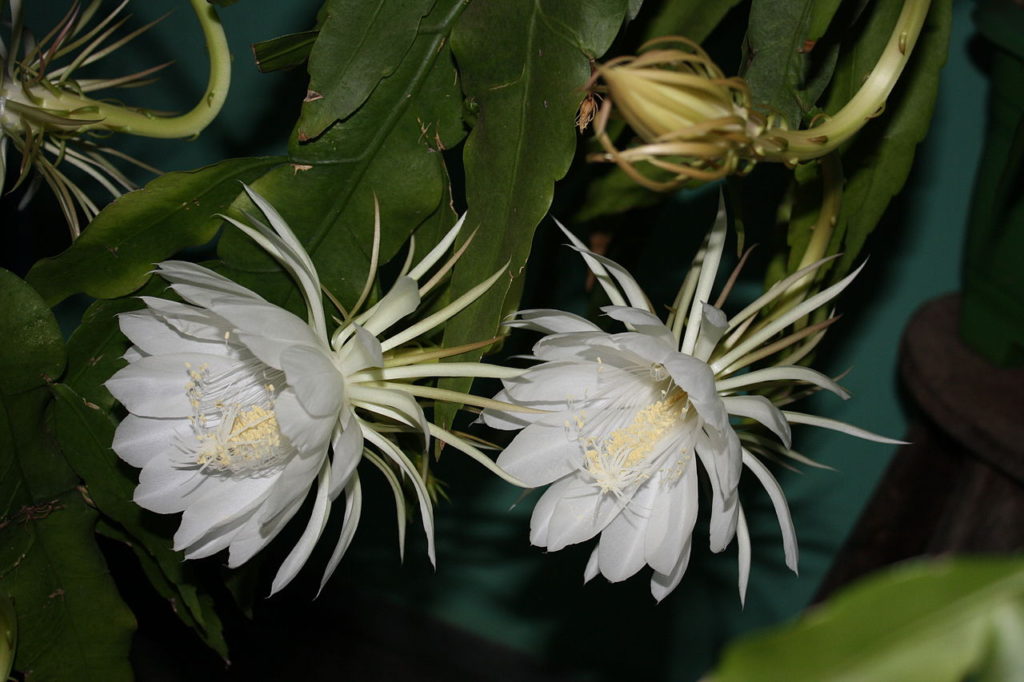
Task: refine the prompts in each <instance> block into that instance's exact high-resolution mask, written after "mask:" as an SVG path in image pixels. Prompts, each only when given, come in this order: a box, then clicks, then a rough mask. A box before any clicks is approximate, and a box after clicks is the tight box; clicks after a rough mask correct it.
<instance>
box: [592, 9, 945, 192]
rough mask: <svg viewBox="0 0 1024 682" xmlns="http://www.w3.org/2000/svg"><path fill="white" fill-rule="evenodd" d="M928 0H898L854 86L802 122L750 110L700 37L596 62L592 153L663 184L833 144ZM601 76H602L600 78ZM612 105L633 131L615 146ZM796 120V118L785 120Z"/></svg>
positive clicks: (853, 125)
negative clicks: (633, 141)
mask: <svg viewBox="0 0 1024 682" xmlns="http://www.w3.org/2000/svg"><path fill="white" fill-rule="evenodd" d="M930 4H931V0H904V4H903V9H902V11H901V12H900V15H899V17H898V18H897V20H896V24H895V25H894V27H893V30H892V33H891V34H890V38H889V41H888V43H887V44H886V46H885V49H884V50H883V51H882V54H881V56H880V57H879V59H878V62H877V63H876V64H875V66H874V68H873V69H872V70H871V73H870V74H868V76H867V78H866V79H865V80H864V83H863V84H862V85H861V87H860V89H859V90H858V91H857V93H856V94H855V95H854V96H853V97H852V98H851V99H850V101H849V102H847V103H846V105H845V106H843V108H842V109H841V110H839V111H838V112H836V113H835V114H834V115H832V116H819V117H817V118H816V121H815V122H816V123H817V125H814V126H813V127H811V128H809V129H806V130H787V129H786V125H787V122H786V121H782V120H779V119H778V118H776V117H773V116H766V115H764V114H761V113H759V112H758V111H756V110H755V108H754V106H753V103H752V99H751V93H750V90H749V88H748V87H747V84H746V82H745V81H744V80H743V79H741V78H736V77H734V78H726V77H725V74H724V73H723V72H722V71H721V69H719V68H718V66H717V65H716V64H715V63H714V62H713V61H712V60H711V58H710V57H709V56H708V55H707V53H706V52H704V50H702V49H701V48H700V46H698V45H696V44H694V43H693V42H691V41H689V40H687V39H685V38H679V37H667V38H657V39H655V40H652V41H649V42H647V43H645V44H644V45H643V46H642V47H641V48H640V51H639V53H638V54H637V55H636V56H623V57H617V58H615V59H612V60H609V61H608V62H606V63H604V64H598V65H596V66H595V73H594V78H593V81H592V84H591V86H592V89H593V90H594V91H595V92H596V93H599V94H603V95H606V96H607V97H606V99H605V101H604V102H603V104H602V105H601V108H600V110H599V112H598V114H597V117H596V120H595V132H596V134H597V138H598V141H599V142H600V143H601V146H602V147H603V148H604V150H605V151H604V153H603V154H596V155H592V156H591V159H592V160H596V161H611V162H614V163H617V164H618V165H619V167H620V168H622V169H623V170H624V171H625V172H626V173H627V174H628V175H629V176H630V177H632V178H633V179H634V180H636V181H637V182H638V183H640V184H642V185H644V186H645V187H648V188H650V189H653V190H657V191H667V190H671V189H675V188H678V187H679V186H680V185H682V184H683V183H686V182H688V181H691V180H694V181H708V180H715V179H718V178H722V177H725V176H727V175H731V174H735V173H744V172H747V171H749V170H750V169H751V168H752V167H753V166H754V164H756V163H757V162H759V161H781V162H785V163H788V164H791V165H795V164H797V163H799V162H801V161H808V160H811V159H817V158H820V157H822V156H824V155H826V154H828V153H829V152H832V151H834V150H836V149H838V148H839V146H840V145H842V144H843V143H844V142H846V141H847V140H848V139H850V138H851V137H852V136H853V135H854V134H856V133H857V131H858V130H860V129H861V127H863V125H864V124H865V123H866V122H867V121H869V120H870V119H871V118H873V117H874V116H876V115H877V114H878V112H879V110H880V109H881V108H882V107H883V106H884V105H885V101H886V98H887V97H888V96H889V93H890V92H892V89H893V87H894V86H895V85H896V81H897V80H898V79H899V77H900V74H901V73H902V72H903V68H904V67H905V66H906V64H907V61H908V60H909V59H910V54H911V52H912V51H913V49H914V45H915V43H916V42H917V38H918V36H919V35H920V33H921V28H922V26H923V25H924V20H925V17H926V16H927V15H928V8H929V6H930ZM602 81H603V84H600V83H601V82H602ZM613 110H615V111H617V112H618V114H619V115H620V116H622V118H623V119H625V120H626V122H627V123H628V124H629V126H630V127H631V128H632V129H633V132H634V133H636V135H637V136H638V137H639V138H640V142H639V144H637V145H635V146H631V147H626V148H624V149H620V148H618V147H616V145H615V144H614V142H613V141H612V139H611V138H610V136H609V135H608V131H607V124H608V120H609V117H610V116H611V113H612V111H613ZM793 123H797V122H793Z"/></svg>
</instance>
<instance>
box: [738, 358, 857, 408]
mask: <svg viewBox="0 0 1024 682" xmlns="http://www.w3.org/2000/svg"><path fill="white" fill-rule="evenodd" d="M775 381H804V382H807V383H809V384H813V385H815V386H819V387H821V388H823V389H825V390H826V391H831V392H832V393H835V394H836V395H838V396H839V397H840V398H842V399H843V400H846V399H847V398H849V397H850V394H849V393H847V392H846V390H845V389H844V388H843V387H842V386H840V385H839V384H837V383H836V382H835V381H833V380H832V379H830V378H829V377H827V376H826V375H824V374H822V373H821V372H819V371H817V370H814V369H811V368H810V367H801V366H799V365H787V366H783V367H766V368H764V369H756V370H754V371H753V372H746V373H744V374H737V375H736V376H732V377H729V378H728V379H722V380H720V381H718V392H719V393H724V392H726V391H735V390H739V389H744V388H746V387H748V386H754V385H756V384H763V383H771V382H775Z"/></svg>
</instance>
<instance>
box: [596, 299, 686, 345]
mask: <svg viewBox="0 0 1024 682" xmlns="http://www.w3.org/2000/svg"><path fill="white" fill-rule="evenodd" d="M601 311H602V312H603V313H604V314H606V315H607V316H608V317H610V318H612V319H613V320H618V321H619V322H622V323H623V324H626V325H629V326H630V327H632V328H633V330H635V331H636V332H637V333H639V334H643V335H644V336H650V337H652V338H655V339H658V340H659V341H661V342H662V343H664V344H665V346H666V347H667V348H669V349H674V348H675V342H676V337H674V336H672V330H670V329H669V328H668V327H666V326H665V323H664V322H662V321H661V320H659V319H658V317H657V316H656V315H655V314H654V313H650V312H647V311H646V310H641V309H640V308H630V307H628V306H627V307H624V306H615V305H606V306H604V307H603V308H601Z"/></svg>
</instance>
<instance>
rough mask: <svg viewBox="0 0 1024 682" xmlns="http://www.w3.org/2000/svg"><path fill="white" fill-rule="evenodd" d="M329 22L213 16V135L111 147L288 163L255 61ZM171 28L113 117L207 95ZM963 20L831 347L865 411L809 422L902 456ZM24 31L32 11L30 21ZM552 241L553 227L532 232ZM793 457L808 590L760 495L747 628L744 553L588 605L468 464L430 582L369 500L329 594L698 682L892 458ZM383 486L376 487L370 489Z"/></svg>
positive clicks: (675, 206) (290, 14) (955, 175)
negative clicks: (156, 74)
mask: <svg viewBox="0 0 1024 682" xmlns="http://www.w3.org/2000/svg"><path fill="white" fill-rule="evenodd" d="M29 4H30V5H31V4H33V3H29ZM318 4H319V3H317V2H313V1H311V0H302V1H295V2H287V3H282V2H270V1H264V2H261V1H260V0H243V1H242V2H239V3H237V4H236V5H233V6H230V7H227V8H224V9H222V10H221V17H222V19H223V22H224V25H225V28H226V30H227V33H228V36H229V39H230V42H231V46H232V51H233V53H234V64H233V78H234V83H233V88H232V92H231V94H230V96H229V99H228V102H227V105H226V106H225V108H224V111H223V113H222V114H221V116H220V117H219V118H218V120H217V121H216V122H215V123H214V124H213V125H212V126H211V127H210V128H209V129H208V130H207V131H206V132H204V133H203V135H202V136H201V137H200V138H199V139H198V140H196V141H194V142H182V141H163V140H157V141H146V142H138V141H131V140H127V141H126V144H125V145H123V146H122V145H120V143H119V146H121V147H122V148H123V149H125V151H128V152H129V153H134V154H137V155H139V156H140V157H141V158H143V159H144V160H146V161H148V162H149V163H152V164H154V165H156V166H158V167H160V168H161V169H162V170H165V171H169V170H178V169H188V168H194V167H197V166H201V165H205V164H209V163H213V162H216V161H218V160H220V159H222V158H226V157H231V156H246V155H259V154H267V153H282V152H283V151H284V149H285V142H286V135H287V130H288V127H289V122H290V121H293V120H294V119H295V117H296V116H297V113H298V107H299V102H300V100H301V97H302V94H303V92H304V88H305V83H304V74H303V73H301V72H298V71H294V72H285V73H275V74H269V75H261V74H259V73H258V72H257V71H256V69H255V67H254V66H253V62H252V59H251V54H250V52H249V47H248V46H249V44H250V43H252V42H254V41H257V40H262V39H267V38H271V37H274V36H277V35H280V34H283V33H287V32H292V31H299V30H303V29H306V28H308V27H310V26H311V25H312V23H313V18H314V15H315V12H316V9H317V6H318ZM168 8H173V9H174V12H173V13H172V15H171V16H170V17H168V18H167V19H166V20H165V21H164V22H163V23H161V24H160V25H159V26H158V27H157V28H155V29H154V30H153V31H152V33H151V35H150V36H149V38H144V39H141V40H139V41H137V42H136V44H133V45H132V46H131V47H129V48H126V49H125V50H122V51H121V52H119V53H118V54H117V56H115V57H114V58H112V60H111V63H110V64H109V65H108V66H107V67H106V68H108V69H109V70H111V71H113V72H122V71H123V70H124V68H126V67H125V65H127V64H138V65H139V68H141V67H145V66H149V65H152V64H155V63H160V62H163V61H167V60H169V59H174V60H177V63H176V64H174V65H172V66H171V67H170V68H168V69H167V70H166V71H165V73H164V74H163V76H162V77H161V80H160V83H159V84H158V85H155V86H149V87H147V88H146V89H144V90H140V91H127V92H125V93H124V94H123V95H122V98H123V99H124V100H125V101H127V102H145V103H146V104H147V105H148V106H152V107H154V108H160V109H172V110H179V111H183V110H187V109H188V108H190V107H191V106H192V105H193V102H194V100H195V98H197V97H198V96H199V95H200V94H201V93H202V90H203V87H204V85H205V78H206V62H205V52H204V50H203V48H202V45H201V37H200V34H199V29H198V26H197V25H196V23H195V19H194V18H193V17H192V15H191V12H190V10H189V9H188V8H187V6H186V5H185V3H184V2H147V3H142V2H135V3H132V4H131V6H130V10H131V11H132V12H133V13H134V14H135V15H136V16H137V18H138V19H139V20H140V22H141V21H148V20H151V19H153V18H156V17H157V16H159V15H160V14H162V13H163V12H165V11H166V10H167V9H168ZM971 10H972V4H971V3H970V2H967V1H964V0H958V1H957V2H955V3H954V9H953V12H954V19H953V35H952V44H951V48H950V55H949V62H948V64H947V66H946V68H945V70H944V72H943V75H942V84H941V87H940V90H939V99H938V104H937V107H936V113H935V119H934V122H933V126H932V129H931V132H930V133H929V135H928V137H927V139H926V140H925V142H924V144H923V145H922V146H921V147H920V148H919V151H918V157H917V159H916V162H915V165H914V170H913V172H912V176H911V181H910V183H909V185H908V186H907V188H906V189H905V191H904V192H903V194H902V195H901V196H900V197H899V198H898V199H897V201H896V202H895V203H894V205H893V206H892V207H891V208H890V211H889V213H888V215H887V217H886V219H885V221H884V222H883V224H882V225H881V226H880V227H879V229H878V231H877V232H876V234H875V236H874V237H873V240H872V242H871V244H870V246H869V251H870V253H871V258H870V261H869V263H868V266H867V268H866V270H865V272H864V273H863V274H862V275H861V277H860V279H859V280H858V281H857V282H856V283H855V284H854V285H853V287H852V288H851V290H850V291H849V292H848V293H847V294H846V296H845V298H844V299H842V300H841V301H840V309H841V311H842V312H844V313H845V317H844V318H843V319H842V320H841V321H840V322H839V323H838V324H837V325H836V326H835V327H834V328H833V330H832V331H831V332H830V335H831V339H830V342H829V343H830V346H829V350H828V353H827V355H826V357H825V364H824V366H823V367H821V368H822V369H824V370H825V371H827V372H829V373H831V374H839V373H841V372H844V371H846V370H847V369H850V370H851V371H850V373H849V374H848V375H847V376H846V378H845V379H844V380H843V383H844V385H845V386H847V387H848V388H849V389H850V390H851V392H852V393H853V396H854V397H853V399H852V400H850V401H848V402H845V403H844V402H842V401H840V400H839V399H838V398H835V397H832V396H823V397H820V398H816V399H815V400H814V401H813V407H809V408H808V411H813V412H815V413H817V414H821V415H824V416H828V417H832V418H835V419H839V420H842V421H847V422H850V423H853V424H857V425H859V426H862V427H864V428H867V429H870V430H872V431H876V432H878V433H882V434H886V435H890V436H896V437H899V436H901V435H902V434H903V433H904V431H905V424H906V418H905V409H904V406H903V405H902V403H901V401H900V398H899V390H898V378H897V356H898V349H899V338H900V334H901V332H902V329H903V327H904V325H905V324H906V323H907V321H908V319H909V317H910V316H911V314H912V313H913V311H914V310H915V309H916V308H917V307H918V306H919V305H920V304H921V303H923V302H924V301H926V300H928V299H930V298H932V297H934V296H936V295H939V294H942V293H945V292H948V291H952V290H955V289H957V288H958V286H959V277H960V274H959V273H960V259H961V242H962V240H963V231H964V224H965V222H966V213H967V207H968V202H969V196H970V191H971V183H972V178H973V175H974V170H975V166H976V164H977V159H978V155H979V150H980V148H981V145H982V139H983V132H984V122H985V118H984V115H985V98H986V86H985V76H984V74H983V73H982V72H981V71H980V70H979V69H978V67H977V66H976V65H975V64H974V63H973V62H972V60H971V58H970V56H969V49H968V48H969V44H970V41H971V38H972V36H973V33H974V32H973V26H972V23H971V21H970V13H971ZM32 11H40V10H39V4H38V3H36V7H35V8H32ZM267 131H271V132H269V133H268V132H267ZM140 180H143V181H144V180H145V178H144V177H143V176H140ZM687 201H688V199H687V198H686V197H681V198H678V199H677V200H676V201H673V202H671V203H670V204H669V205H668V206H666V207H665V209H664V210H663V211H662V214H661V217H660V220H663V221H665V222H666V223H671V224H675V223H677V222H679V221H680V220H683V219H685V216H684V215H683V213H684V210H685V207H686V206H687V203H686V202H687ZM545 229H550V226H543V227H542V228H541V232H542V231H543V230H545ZM795 443H796V445H795V447H796V448H797V449H798V450H800V451H801V452H803V453H805V454H807V455H809V456H812V457H814V458H815V459H817V460H819V461H821V462H822V463H824V464H826V465H829V466H831V467H834V468H835V471H827V470H817V469H807V470H804V471H803V472H802V473H793V472H788V471H780V472H779V478H780V480H781V482H782V484H783V486H784V488H785V490H786V492H787V496H788V498H789V500H790V504H791V507H792V510H793V513H794V516H795V521H796V526H797V532H798V535H799V538H800V543H801V562H800V572H801V575H800V576H799V577H797V576H794V575H793V574H791V573H789V571H788V570H786V568H785V566H784V565H783V556H782V548H781V540H780V538H779V533H778V528H777V525H776V522H775V519H774V515H773V513H772V512H771V509H770V505H769V503H768V499H767V496H766V495H764V494H763V491H760V490H759V489H755V488H750V489H749V490H748V491H747V495H746V497H745V500H747V502H745V504H747V505H748V516H749V517H750V522H751V529H752V535H753V540H754V549H753V556H754V567H753V569H752V575H751V581H750V587H749V590H748V593H747V599H746V607H745V608H742V609H741V607H740V604H739V600H738V598H737V595H736V584H735V581H736V568H735V550H734V548H731V550H730V551H727V552H725V553H724V554H723V555H721V556H712V555H710V554H709V553H708V552H707V551H706V549H704V550H698V551H696V552H695V556H694V559H693V562H692V564H691V568H690V571H689V573H688V575H687V576H686V578H685V579H684V581H683V584H682V586H681V587H680V588H679V589H678V590H677V591H676V592H675V593H673V594H672V595H671V596H670V597H669V598H668V599H667V600H666V601H665V602H664V603H662V604H660V605H655V604H654V603H653V600H652V599H651V597H650V595H649V594H648V586H647V580H646V579H645V578H643V577H640V576H637V577H636V578H634V579H633V580H631V581H629V582H627V583H625V584H619V585H607V584H604V583H603V581H601V579H598V581H595V583H594V584H591V585H587V586H586V587H583V586H581V584H580V583H581V582H582V573H583V568H584V565H585V562H586V558H587V556H588V554H589V548H570V549H567V550H565V551H563V552H560V553H558V554H554V555H550V556H544V555H543V554H542V553H541V552H540V551H539V550H536V549H534V548H531V547H529V546H528V540H527V528H528V519H529V512H530V508H531V506H532V500H527V501H525V502H524V503H523V504H521V505H519V506H517V507H515V508H513V509H511V510H510V507H512V505H513V504H514V503H515V502H516V500H517V498H518V493H517V492H516V491H514V490H512V489H510V487H509V486H506V485H504V484H501V483H499V482H496V481H493V480H491V479H490V478H488V476H486V475H485V474H484V473H483V472H480V471H476V470H475V469H474V470H472V471H464V470H463V466H462V465H464V464H465V462H461V461H457V460H454V458H455V457H458V455H446V457H445V458H444V459H442V462H441V466H440V474H441V476H442V478H445V479H446V480H448V482H449V484H450V485H449V489H448V492H449V494H450V495H451V498H452V502H451V503H450V504H442V505H440V507H439V510H438V521H437V522H438V537H439V544H438V567H437V570H436V572H435V571H432V570H430V568H429V566H427V565H426V561H425V560H424V559H423V553H422V547H421V545H420V544H419V542H420V541H419V538H418V537H417V530H416V528H414V527H413V526H410V536H411V537H410V546H409V547H408V548H407V552H406V556H407V560H406V565H405V566H400V565H399V564H398V559H397V552H396V551H395V547H394V525H393V514H394V512H393V506H392V504H391V502H390V501H389V499H388V495H389V494H388V492H387V491H386V489H385V488H384V487H383V485H380V484H379V483H378V482H373V481H369V482H368V489H367V496H368V498H369V499H370V500H371V501H370V503H369V506H368V508H367V510H366V512H365V516H364V519H366V522H364V525H363V527H362V528H361V529H360V531H359V533H358V535H357V541H356V543H355V545H354V547H353V549H352V551H351V554H350V556H348V557H347V558H346V559H345V561H344V562H343V563H342V566H341V568H340V569H339V571H338V573H337V577H336V578H335V581H336V582H338V583H339V584H340V585H344V586H347V587H353V586H354V587H356V588H358V589H360V590H362V591H366V592H369V593H372V594H377V595H380V596H382V597H383V598H385V599H389V600H395V601H400V602H402V603H404V604H407V605H410V606H411V607H412V608H414V609H416V610H418V611H422V612H425V613H428V614H431V615H433V616H435V617H437V618H439V619H441V620H444V621H446V622H449V623H451V624H454V625H457V626H459V627H461V628H465V629H467V630H469V631H472V632H474V633H476V634H478V635H481V636H483V637H486V638H488V639H491V640H494V641H496V642H500V643H503V644H505V645H507V646H509V647H513V648H515V649H517V650H519V651H521V652H524V653H525V654H527V655H529V656H531V657H533V658H535V659H537V660H538V661H543V662H545V663H546V664H548V665H551V666H554V667H556V668H557V669H559V670H562V671H564V672H565V673H566V674H567V675H573V676H579V677H583V678H607V677H613V676H616V675H617V674H620V673H622V672H633V673H637V674H640V675H642V677H644V678H663V679H691V678H695V677H696V676H698V675H699V674H701V673H702V672H703V671H704V670H705V669H706V668H707V667H709V666H710V665H711V664H712V663H713V660H714V654H715V652H716V650H717V648H718V647H719V646H720V645H721V644H722V643H723V642H725V641H727V640H728V639H729V638H731V637H732V636H734V635H736V634H737V633H740V632H744V631H748V630H750V629H753V628H757V627H760V626H763V625H767V624H770V623H774V622H777V621H779V620H782V619H785V618H789V617H791V616H793V615H794V614H796V613H798V612H799V611H800V610H801V609H803V608H804V606H805V605H806V604H807V603H808V602H809V600H810V598H811V596H812V595H813V594H814V592H815V591H816V589H817V586H818V583H819V581H820V579H821V578H822V576H823V575H824V572H825V571H826V570H827V568H828V566H829V563H830V561H831V558H832V556H833V555H834V553H835V552H836V550H837V549H838V547H839V546H840V545H841V544H842V542H843V541H844V539H845V537H846V535H847V534H848V532H849V530H850V528H851V527H852V525H853V524H854V522H855V521H856V518H857V516H858V514H859V512H860V510H861V508H862V506H863V505H864V503H865V501H866V500H867V498H868V497H869V495H870V493H871V491H872V488H873V486H874V485H875V483H876V481H877V480H878V478H879V476H880V475H881V474H882V472H883V471H884V469H885V466H886V464H887V463H888V461H889V459H890V457H891V456H892V454H893V452H894V449H893V448H892V447H890V446H884V445H877V444H872V443H866V442H863V441H859V440H856V439H853V438H849V437H846V436H842V435H839V434H833V433H830V432H823V431H817V430H812V429H810V428H807V427H802V428H801V430H800V431H798V432H797V434H796V438H795ZM469 466H475V465H469ZM372 477H373V474H372V472H368V474H367V476H366V478H367V479H370V478H372ZM314 572H315V571H314ZM598 583H601V584H598ZM311 594H312V593H311V591H310V590H309V589H308V586H305V585H301V584H300V585H298V586H296V587H292V588H290V589H289V590H286V591H285V592H284V593H283V594H282V595H280V596H279V597H276V599H285V600H289V599H291V600H303V601H304V600H308V599H309V598H310V596H311ZM340 594H342V590H341V589H337V590H335V591H332V588H331V587H329V588H328V589H327V591H326V592H325V594H324V596H322V597H321V599H322V600H328V601H329V600H331V599H332V597H333V598H337V597H338V595H340ZM282 653H283V652H282ZM396 655H398V653H397V652H396ZM620 666H628V667H620Z"/></svg>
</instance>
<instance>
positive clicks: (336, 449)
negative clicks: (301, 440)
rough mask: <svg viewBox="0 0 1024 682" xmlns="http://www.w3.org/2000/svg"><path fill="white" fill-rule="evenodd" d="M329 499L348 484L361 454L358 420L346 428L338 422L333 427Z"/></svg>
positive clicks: (361, 441)
mask: <svg viewBox="0 0 1024 682" xmlns="http://www.w3.org/2000/svg"><path fill="white" fill-rule="evenodd" d="M331 448H332V450H333V454H332V455H331V499H332V500H333V499H334V498H336V497H337V496H338V493H340V492H341V489H342V488H343V487H345V486H346V485H348V481H349V479H350V478H351V477H352V472H354V471H355V470H356V465H358V464H359V460H360V459H362V455H363V431H362V428H361V427H360V426H359V422H358V421H353V422H351V423H350V424H349V426H348V427H347V428H342V427H341V425H340V424H338V425H337V426H335V427H334V437H333V439H332V442H331Z"/></svg>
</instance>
